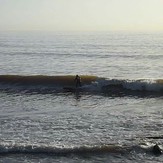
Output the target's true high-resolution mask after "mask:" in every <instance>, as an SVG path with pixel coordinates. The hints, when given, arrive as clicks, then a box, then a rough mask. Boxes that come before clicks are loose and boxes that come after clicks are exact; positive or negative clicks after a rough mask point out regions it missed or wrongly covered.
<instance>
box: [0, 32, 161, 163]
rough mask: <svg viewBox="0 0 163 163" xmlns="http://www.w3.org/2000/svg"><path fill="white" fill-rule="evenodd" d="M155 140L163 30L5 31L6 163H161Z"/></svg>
mask: <svg viewBox="0 0 163 163" xmlns="http://www.w3.org/2000/svg"><path fill="white" fill-rule="evenodd" d="M76 74H78V75H80V76H81V82H82V87H81V88H77V89H76V88H75V82H74V78H75V75H76ZM155 144H158V146H159V147H160V149H163V34H162V33H124V32H119V33H116V32H0V162H2V163H10V162H11V163H12V162H15V163H20V162H25V163H27V162H30V163H38V162H40V163H47V162H60V163H65V162H67V163H72V162H74V163H80V162H82V163H84V162H89V163H96V162H97V163H98V162H102V163H104V162H106V163H108V162H113V163H118V162H119V163H120V162H127V163H130V162H140V163H142V162H148V163H150V162H151V163H156V162H157V163H158V162H160V163H161V162H163V155H162V154H156V153H155V152H154V151H153V146H154V145H155Z"/></svg>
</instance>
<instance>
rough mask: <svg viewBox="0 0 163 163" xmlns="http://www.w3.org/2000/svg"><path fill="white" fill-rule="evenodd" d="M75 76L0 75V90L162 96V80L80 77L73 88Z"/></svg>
mask: <svg viewBox="0 0 163 163" xmlns="http://www.w3.org/2000/svg"><path fill="white" fill-rule="evenodd" d="M74 79H75V76H74V75H67V76H66V75H65V76H43V75H33V76H20V75H0V90H27V91H32V90H34V91H38V92H43V91H52V92H53V91H57V92H58V91H59V92H62V91H70V92H76V91H81V92H100V93H101V92H102V93H108V94H117V95H118V94H135V93H139V94H149V95H150V94H159V95H161V96H162V95H163V79H155V80H151V79H139V80H128V79H126V80H125V79H123V80H121V79H109V78H105V77H97V76H89V75H81V83H82V86H81V87H79V88H77V89H76V88H75V81H74Z"/></svg>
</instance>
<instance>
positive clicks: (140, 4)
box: [0, 0, 163, 32]
mask: <svg viewBox="0 0 163 163" xmlns="http://www.w3.org/2000/svg"><path fill="white" fill-rule="evenodd" d="M162 6H163V1H162V0H132V1H131V0H122V1H119V0H69V1H67V0H46V1H45V0H28V1H22V0H12V1H7V0H0V31H57V32H58V31H69V32H71V31H117V32H118V31H128V32H130V31H131V32H135V31H138V32H139V31H140V32H143V31H144V32H146V31H147V32H156V31H158V32H161V31H163V10H162Z"/></svg>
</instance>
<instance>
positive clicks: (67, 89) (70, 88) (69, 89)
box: [63, 87, 81, 92]
mask: <svg viewBox="0 0 163 163" xmlns="http://www.w3.org/2000/svg"><path fill="white" fill-rule="evenodd" d="M63 89H64V90H65V91H68V92H76V91H80V90H81V88H76V87H63Z"/></svg>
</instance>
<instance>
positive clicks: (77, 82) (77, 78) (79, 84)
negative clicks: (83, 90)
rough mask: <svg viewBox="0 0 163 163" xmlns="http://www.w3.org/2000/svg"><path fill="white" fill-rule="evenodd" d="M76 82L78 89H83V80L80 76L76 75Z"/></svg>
mask: <svg viewBox="0 0 163 163" xmlns="http://www.w3.org/2000/svg"><path fill="white" fill-rule="evenodd" d="M74 81H75V82H76V88H77V87H81V78H80V76H79V75H76V77H75V79H74Z"/></svg>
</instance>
